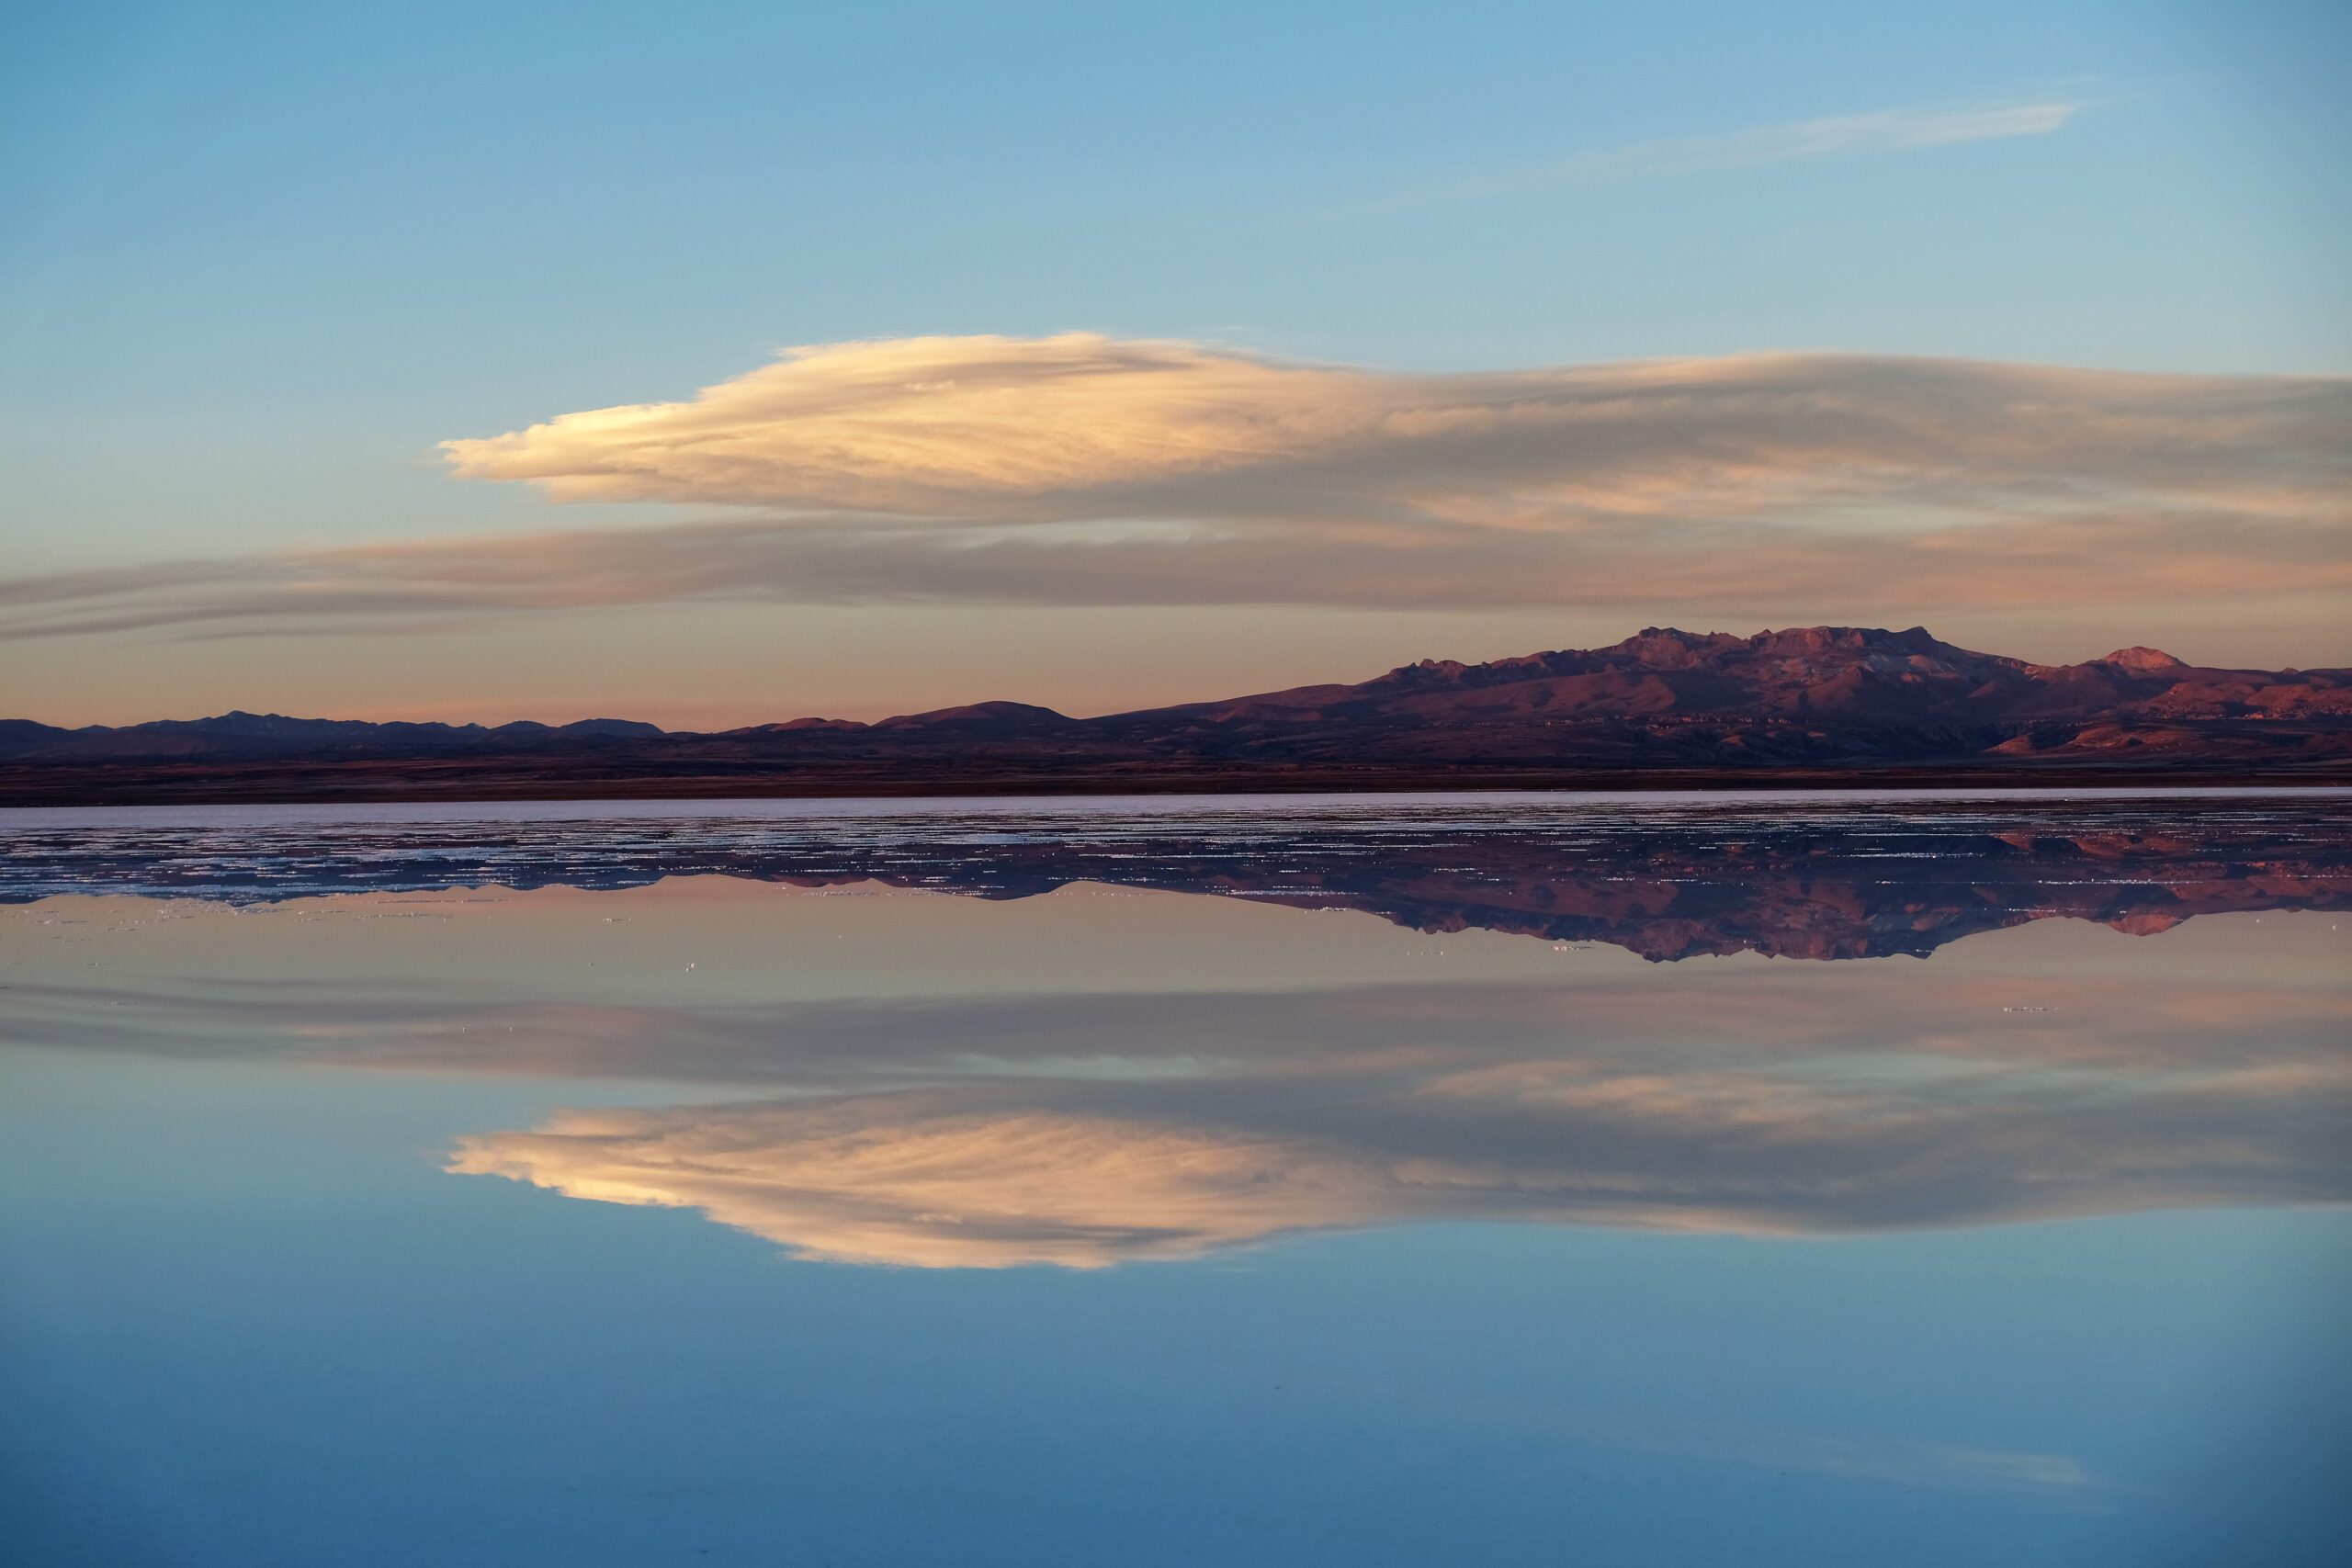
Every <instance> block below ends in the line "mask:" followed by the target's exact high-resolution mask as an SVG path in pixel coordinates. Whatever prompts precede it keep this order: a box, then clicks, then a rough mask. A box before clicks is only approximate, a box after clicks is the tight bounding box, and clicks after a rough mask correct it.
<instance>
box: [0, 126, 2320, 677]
mask: <svg viewBox="0 0 2352 1568" xmlns="http://www.w3.org/2000/svg"><path fill="white" fill-rule="evenodd" d="M1909 134H1915V135H1924V134H1929V132H1928V130H1925V129H1922V128H1914V129H1913V130H1911V131H1910V132H1909ZM446 453H447V458H448V460H449V462H450V465H451V468H452V469H453V470H454V471H455V472H456V473H457V474H458V475H459V476H461V477H464V478H469V479H482V480H492V481H509V482H512V481H521V482H524V483H527V484H530V485H533V486H535V487H537V488H538V489H539V490H541V491H544V492H546V493H547V494H548V496H550V497H551V498H553V499H555V500H558V501H586V502H641V503H651V504H661V505H674V506H684V507H692V508H695V509H696V511H695V513H693V514H692V515H691V517H690V520H687V521H683V522H678V523H671V524H663V523H650V524H647V525H639V526H635V527H625V528H604V529H594V530H587V529H582V530H559V531H551V532H542V533H535V534H530V535H523V536H514V535H507V536H483V537H475V538H467V539H456V540H443V541H432V542H423V543H417V542H403V543H386V544H377V545H357V546H350V547H337V548H319V549H308V550H300V551H289V552H285V553H281V554H277V555H272V556H266V557H254V558H238V559H229V560H196V561H181V562H163V563H155V564H151V565H145V566H138V567H132V568H126V569H121V570H108V571H86V572H80V573H74V574H67V575H54V576H49V577H40V578H20V579H17V580H13V581H0V637H15V638H22V637H45V636H56V635H64V634H74V633H85V634H89V633H128V632H135V631H140V630H142V629H153V628H159V627H178V628H182V629H183V630H191V629H201V630H204V631H206V632H207V633H208V634H210V635H218V634H223V633H246V632H252V631H258V630H285V629H288V628H293V627H302V628H312V627H319V626H345V627H349V626H381V627H391V626H401V625H413V624H416V623H417V621H418V617H420V616H443V615H452V614H466V613H469V612H511V611H516V610H530V609H559V608H578V607H583V606H598V605H613V604H651V603H666V602H675V601H681V600H700V599H735V600H752V601H769V602H777V603H867V602H884V601H897V602H912V603H930V602H964V603H978V604H1340V605H1367V606H1486V605H1504V604H1517V605H1589V606H1604V607H1606V606H1626V605H1640V606H1643V607H1645V610H1644V613H1650V612H1651V611H1653V610H1654V611H1656V612H1657V613H1661V614H1665V613H1671V612H1672V609H1673V607H1674V606H1676V605H1678V604H1679V605H1706V606H1713V607H1715V608H1717V609H1719V610H1724V611H1739V612H1742V613H1745V612H1746V611H1747V610H1748V609H1749V608H1750V607H1752V608H1753V609H1754V611H1755V612H1756V613H1758V614H1763V615H1768V616H1781V617H1785V616H1788V615H1803V614H1805V613H1807V612H1809V611H1812V610H1816V609H1817V610H1821V611H1824V612H1833V611H1836V610H1838V609H1840V608H1841V607H1842V608H1843V609H1845V610H1848V611H1850V610H1851V608H1852V607H1853V606H1854V605H1855V604H1858V603H1870V602H1880V603H1884V602H1900V603H1902V604H1905V605H1906V606H1909V607H1911V608H1912V609H1914V610H1915V611H1917V612H1921V613H1926V612H1932V611H1934V610H1936V609H1937V608H1939V607H1951V608H1961V607H1969V608H1981V607H1986V606H2030V605H2036V604H2048V605H2052V606H2059V605H2065V606H2072V607H2075V608H2080V607H2082V606H2084V605H2087V604H2099V605H2117V604H2135V603H2143V602H2157V601H2165V600H2170V601H2173V602H2178V601H2181V600H2184V599H2188V598H2195V599H2197V600H2199V601H2200V602H2204V603H2209V604H2210V603H2211V601H2213V600H2214V599H2216V598H2220V597H2226V596H2235V597H2239V598H2259V597H2261V596H2265V595H2283V594H2306V595H2307V594H2310V593H2313V592H2330V591H2335V590H2340V589H2345V588H2352V380H2347V379H2345V378H2324V377H2301V378H2293V377H2222V376H2152V375H2135V374H2124V373H2119V372H2109V371H2091V370H2075V369H2064V368H2057V367H2047V366H2032V365H2006V364H1986V363H1977V362H1967V361H1956V360H1928V359H1909V358H1898V357H1886V356H1871V355H1829V354H1764V355H1736V356H1731V357H1727V358H1715V359H1682V360H1662V361H1648V362H1638V363H1630V364H1616V365H1598V366H1579V367H1562V368H1557V369H1544V370H1532V371H1511V372H1487V373H1474V374H1458V375H1398V374H1390V373H1385V372H1380V371H1374V370H1364V369H1356V368H1351V367H1334V366H1322V365H1303V364H1296V363H1291V362H1284V361H1280V360H1273V359H1268V358H1263V357H1260V356H1257V355H1249V354H1244V353H1238V352H1234V351H1231V350H1226V349H1220V348H1213V347H1208V346H1204V345H1201V344H1188V343H1178V342H1165V341H1133V340H1120V339H1113V338H1106V337H1101V336H1095V335H1092V334H1086V333H1070V334H1066V335H1063V336H1059V337H1052V338H1039V339H1032V338H1003V337H967V338H917V339H906V340H899V341H894V342H884V343H851V344H828V345H823V346H819V347H810V348H801V349H795V350H793V351H791V352H790V353H788V354H787V355H785V356H784V357H783V358H781V359H779V360H778V361H776V362H775V363H774V364H771V365H768V366H765V367H762V368H760V369H756V370H753V371H752V372H750V373H749V374H746V375H744V376H741V377H739V378H735V379H733V380H730V381H727V382H724V383H721V384H719V385H718V386H715V387H711V388H708V389H705V390H703V391H702V392H700V393H698V394H696V395H695V397H693V398H690V399H685V400H679V401H674V402H661V403H641V404H631V405H626V406H623V407H617V408H607V409H597V410H592V411H587V412H579V413H571V414H565V415H561V416H560V417H558V418H555V419H552V420H549V421H548V422H546V423H540V424H535V425H532V426H530V427H528V428H526V429H524V430H519V431H514V432H510V433H507V434H501V435H494V436H488V437H481V438H473V439H465V440H457V441H451V442H449V443H447V446H446Z"/></svg>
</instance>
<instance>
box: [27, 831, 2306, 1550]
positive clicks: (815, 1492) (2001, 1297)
mask: <svg viewBox="0 0 2352 1568" xmlns="http://www.w3.org/2000/svg"><path fill="white" fill-rule="evenodd" d="M0 846H4V847H5V851H6V865H5V870H0V987H5V989H0V1386H5V1388H6V1399H5V1411H0V1488H4V1489H5V1492H4V1493H0V1560H5V1561H7V1562H28V1563H51V1562H55V1563H83V1562H89V1563H139V1564H145V1563H167V1564H183V1563H184V1564H207V1565H209V1564H240V1565H243V1564H254V1563H279V1562H283V1563H300V1564H310V1563H327V1562H333V1563H349V1564H376V1563H384V1564H392V1563H401V1564H407V1563H417V1562H434V1563H444V1564H448V1563H481V1564H536V1563H550V1564H554V1563H563V1564H605V1563H611V1564H638V1563H657V1562H729V1561H731V1562H761V1563H770V1562H811V1563H816V1562H836V1563H869V1562H944V1563H954V1562H975V1563H978V1562H991V1563H992V1562H1023V1563H1027V1562H1071V1563H1079V1562H1084V1563H1094V1562H1137V1563H1162V1562H1171V1563H1172V1562H1217V1563H1254V1562H1350V1563H1355V1562H1364V1563H1374V1562H1414V1563H1424V1562H1480V1563H1511V1562H1531V1563H1532V1562H1544V1563H1553V1562H1581V1563H1608V1564H1613V1563H1645V1564H1649V1563H1679V1562H1748V1563H1790V1564H1800V1563H1802V1564H1818V1563H1856V1564H1865V1563H1867V1564H1880V1563H1888V1562H1905V1563H1972V1564H1973V1563H2005V1564H2006V1563H2041V1562H2046V1563H2070V1564H2073V1563H2172V1562H2179V1563H2203V1562H2216V1563H2221V1562H2265V1563H2281V1562H2311V1563H2321V1562H2342V1561H2345V1560H2346V1555H2347V1552H2346V1549H2347V1544H2352V1503H2347V1495H2352V1489H2347V1488H2346V1486H2345V1484H2344V1481H2345V1477H2346V1475H2352V1415H2347V1411H2352V1349H2347V1346H2346V1336H2345V1333H2344V1325H2345V1323H2346V1321H2347V1313H2346V1308H2347V1306H2352V1210H2347V1208H2346V1198H2347V1196H2352V1027H2348V1026H2352V989H2347V984H2346V981H2347V966H2346V957H2347V954H2352V800H2347V799H2346V797H2344V796H2342V795H2329V794H2319V793H2306V794H2301V795H2290V796H2282V795H2240V796H2236V797H2229V798H2222V797H2169V796H2136V797H2120V798H2096V799H2092V798H2084V799H2074V800H2068V801H2054V802H2053V801H2049V800H2030V799H2019V798H2014V797H2000V796H1985V797H1974V798H1952V799H1945V800H1923V799H1917V798H1912V799H1902V800H1868V799H1855V798H1824V797H1811V796H1783V797H1778V798H1745V799H1734V798H1726V797H1710V798H1704V799H1679V798H1673V797H1651V798H1647V799H1624V798H1606V797H1575V796H1549V797H1546V796H1532V797H1526V796H1522V797H1458V798H1451V799H1447V798H1439V797H1413V798H1401V797H1400V798H1389V799H1356V800H1345V801H1341V800H1307V799H1289V800H1283V799H1265V800H1246V801H1234V800H1222V801H1184V800H1173V801H1167V800H1163V801H1138V802H1103V801H1081V802H1062V803H1037V802H1023V803H997V804H989V803H972V802H960V803H941V804H934V805H930V806H924V807H910V806H903V805H901V806H889V805H882V804H870V803H869V804H867V805H865V806H842V805H830V806H809V805H795V804H790V803H770V804H741V805H734V806H721V807H713V806H708V805H697V806H693V807H662V806H659V805H652V806H649V805H643V804H632V805H629V806H626V807H619V806H612V807H594V806H574V807H560V808H550V807H469V808H459V807H449V808H443V809H441V810H437V811H427V810H409V811H396V810H390V809H386V810H380V811H377V812H374V813H368V812H365V811H345V812H340V813H338V812H329V811H309V810H300V809H294V808H272V809H252V810H244V811H233V810H222V811H218V812H201V811H186V812H135V811H126V812H111V813H97V812H91V813H16V814H12V815H9V816H6V817H5V818H0Z"/></svg>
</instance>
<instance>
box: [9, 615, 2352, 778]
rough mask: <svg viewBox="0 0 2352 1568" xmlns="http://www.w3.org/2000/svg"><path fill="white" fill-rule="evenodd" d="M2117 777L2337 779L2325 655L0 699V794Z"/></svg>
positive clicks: (1838, 638) (1808, 653) (2351, 700)
mask: <svg viewBox="0 0 2352 1568" xmlns="http://www.w3.org/2000/svg"><path fill="white" fill-rule="evenodd" d="M2128 778H2163V779H2197V780H2200V781H2225V780H2245V781H2263V780H2269V781H2278V782H2340V781H2347V780H2352V670H2346V669H2326V670H2278V671H2270V670H2230V669H2213V668H2207V667H2202V666H2196V665H2190V664H2187V663H2184V662H2183V661H2181V660H2177V659H2175V658H2173V657H2172V656H2170V655H2168V654H2165V653H2162V652H2159V651H2157V650H2156V649H2150V648H2127V649H2119V650H2117V651H2116V652H2114V653H2110V654H2109V655H2108V656H2107V657H2105V658H2103V659H2097V660H2090V661H2088V662H2086V663H2082V664H2059V665H2044V664H2035V663H2031V662H2030V661H2028V660H2019V659H2012V658H2006V657H2002V656H1999V655H1996V654H1987V653H1978V652H1974V651H1972V650H1970V649H1962V648H1958V647H1955V646H1953V645H1952V644H1950V643H1946V642H1942V641H1939V639H1937V638H1936V637H1933V636H1931V635H1929V634H1928V632H1927V631H1926V630H1925V629H1924V628H1920V627H1913V628H1912V629H1910V630H1908V631H1899V632H1898V631H1886V630H1882V629H1874V628H1863V627H1851V626H1812V627H1805V628H1801V629H1794V630H1787V631H1768V632H1762V633H1759V634H1758V635H1756V636H1754V637H1736V636H1730V635H1726V634H1723V633H1707V634H1695V633H1691V632H1683V631H1678V630H1674V629H1671V628H1663V627H1652V628H1650V629H1647V630H1645V631H1643V632H1641V633H1639V634H1637V635H1636V636H1634V637H1628V638H1626V639H1625V640H1624V641H1623V642H1620V643H1618V644H1616V645H1614V646H1613V647H1610V648H1603V649H1584V650H1563V651H1556V652H1550V653H1535V654H1529V655H1526V656H1524V657H1521V658H1517V659H1504V660H1496V661H1494V662H1492V663H1487V664H1463V663H1458V662H1455V661H1453V660H1422V661H1421V662H1419V663H1418V664H1408V665H1404V666H1401V667H1399V668H1397V669H1395V670H1391V671H1388V672H1387V673H1386V674H1385V675H1381V676H1378V677H1376V678H1374V679H1373V680H1370V681H1365V682H1360V683H1357V684H1352V685H1340V684H1334V685H1317V686H1301V687H1295V688H1292V689H1290V690H1287V691H1279V692H1265V693H1259V694H1253V695H1249V696H1240V697H1229V698H1224V699H1220V700H1217V701H1212V702H1200V703H1187V704H1182V705H1176V706H1172V707H1161V708H1150V709H1144V710H1139V711H1136V712H1132V713H1120V714H1110V715H1105V716H1099V717H1091V718H1074V717H1071V716H1067V715H1064V714H1060V713H1057V712H1055V711H1054V710H1053V709H1051V708H1046V707H1038V706H1035V705H1029V704H1024V703H1017V702H983V703H977V704H973V705H967V706H960V707H951V708H942V709H936V710H933V711H931V712H926V713H915V714H906V715H901V716H897V717H892V718H886V719H882V720H878V721H876V722H872V723H866V722H861V721H858V720H854V719H836V718H818V717H809V718H796V719H792V720H789V721H786V722H781V723H775V724H763V725H752V726H749V727H745V728H737V729H729V730H720V731H702V732H685V731H665V730H662V729H661V728H658V727H656V726H654V725H650V724H644V723H638V722H634V721H629V720H622V719H588V720H583V721H581V722H579V723H574V724H566V725H560V726H549V725H541V724H532V723H515V724H505V725H500V726H496V727H484V726H481V725H446V724H419V723H387V724H372V723H367V722H364V721H356V720H328V719H300V718H287V717H282V716H277V715H254V714H247V713H231V714H226V715H223V716H220V717H217V718H209V719H194V720H166V721H160V722H155V723H148V724H136V725H129V726H122V727H116V728H109V727H105V726H91V727H87V728H70V729H69V728H57V727H53V726H50V725H44V724H37V723H34V722H32V721H29V720H23V719H16V720H0V801H7V802H11V803H15V804H35V803H41V804H74V803H77V802H78V803H91V804H96V803H105V802H125V801H135V800H156V801H173V800H177V801H199V800H295V799H314V798H315V799H390V798H443V799H452V798H459V799H462V798H473V799H488V798H533V797H537V798H547V797H556V796H562V795H583V794H584V795H636V796H645V795H703V796H709V795H860V794H876V795H881V794H985V793H1000V792H1001V793H1047V792H1071V791H1101V792H1116V791H1121V790H1219V789H1267V788H1276V789H1282V788H1288V789H1320V788H1419V787H1446V786H1456V787H1467V786H1481V787H1494V786H1510V785H1523V786H1568V785H1576V784H1602V785H1608V784H1621V785H1638V784H1715V783H1731V784H1757V783H1764V782H1787V783H1826V784H1838V783H1861V782H1873V781H1875V782H1889V783H1915V782H1995V783H1997V782H2003V781H2009V782H2018V783H2031V782H2050V783H2061V782H2064V783H2073V782H2079V781H2096V780H2100V779H2128Z"/></svg>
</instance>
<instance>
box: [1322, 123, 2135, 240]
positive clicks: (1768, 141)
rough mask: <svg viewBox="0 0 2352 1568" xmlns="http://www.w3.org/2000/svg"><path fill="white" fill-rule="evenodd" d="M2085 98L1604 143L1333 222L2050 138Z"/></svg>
mask: <svg viewBox="0 0 2352 1568" xmlns="http://www.w3.org/2000/svg"><path fill="white" fill-rule="evenodd" d="M2090 107H2091V106H2090V104H2089V103H2088V102H2087V101H2086V100H2084V99H2081V98H2062V97H2041V98H2000V99H1992V100H1986V101H1982V102H1977V103H1971V104H1959V105H1944V106H1940V107H1928V108H1907V109H1878V110H1873V111H1871V112H1869V113H1864V114H1847V115H1827V116H1824V117H1822V118H1816V119H1805V120H1795V121H1792V122H1789V123H1786V124H1781V125H1758V126H1750V127H1747V128H1746V129H1744V130H1733V131H1724V132H1720V133H1717V134H1714V135H1710V136H1681V137H1668V138H1660V139H1657V140H1654V141H1634V142H1628V143H1626V144H1624V145H1622V146H1617V147H1597V148H1591V149H1588V150H1586V151H1584V152H1574V153H1570V154H1569V155H1568V156H1566V157H1564V158H1559V159H1555V160H1554V161H1552V162H1550V163H1544V164H1528V165H1526V166H1523V167H1521V168H1517V169H1513V170H1510V171H1508V172H1505V173H1500V174H1494V173H1489V174H1486V175H1469V176H1465V177H1464V178H1461V179H1458V180H1455V181H1453V182H1452V183H1450V184H1444V185H1438V186H1430V187H1428V188H1424V189H1421V190H1418V191H1409V192H1399V193H1397V194H1396V195H1393V196H1390V197H1385V198H1382V199H1378V200H1374V201H1370V202H1366V203H1363V204H1362V205H1359V206H1356V207H1352V208H1350V209H1347V211H1346V212H1345V213H1343V214H1337V215H1335V216H1368V215H1370V214H1374V213H1378V212H1390V211H1397V210H1401V209H1407V208H1413V207H1422V206H1427V205H1430V204H1432V203H1436V202H1442V201H1462V200H1471V199H1476V198H1477V197H1492V196H1505V195H1509V194H1511V193H1513V192H1517V191H1526V190H1539V189H1543V188H1545V187H1548V186H1593V185H1605V184H1611V183H1614V182H1618V181H1623V180H1639V179H1654V178H1660V177H1666V176H1671V175H1700V174H1709V173H1713V172H1716V171H1719V170H1727V169H1752V168H1760V167H1763V166H1765V165H1767V164H1786V163H1792V162H1794V161H1796V160H1798V159H1801V158H1826V157H1835V156H1838V155H1842V154H1866V153H1886V152H1917V151H1921V150H1923V149H1928V148H1936V147H1953V146H1958V145H1960V144H1962V143H1963V142H1970V141H2007V140H2009V139H2011V138H2015V137H2021V136H2047V135H2049V134H2051V133H2052V132H2053V131H2058V130H2064V129H2065V128H2066V127H2067V126H2068V125H2070V124H2072V123H2073V122H2074V121H2075V119H2076V118H2079V117H2080V116H2082V115H2083V114H2084V113H2086V112H2087V110H2088V109H2089V108H2090Z"/></svg>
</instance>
